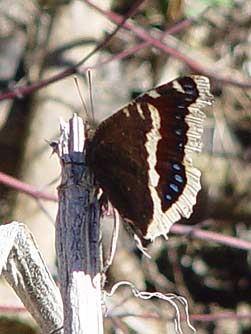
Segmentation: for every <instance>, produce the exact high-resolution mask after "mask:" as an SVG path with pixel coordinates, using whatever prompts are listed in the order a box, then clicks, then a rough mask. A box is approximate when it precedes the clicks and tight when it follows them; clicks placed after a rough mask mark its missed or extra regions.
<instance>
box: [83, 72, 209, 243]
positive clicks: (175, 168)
mask: <svg viewBox="0 0 251 334" xmlns="http://www.w3.org/2000/svg"><path fill="white" fill-rule="evenodd" d="M211 100H212V96H211V95H210V93H209V81H208V79H207V78H205V77H202V76H191V77H182V78H179V79H176V80H174V81H172V82H170V83H167V84H165V85H162V86H159V87H157V88H155V89H153V90H151V91H149V92H147V93H145V94H143V95H141V96H139V97H138V98H136V99H135V100H134V101H132V102H131V103H130V104H129V105H127V106H125V107H124V108H122V109H120V110H119V111H118V112H117V113H115V114H114V115H113V116H111V117H109V118H108V119H107V120H105V121H104V122H103V123H101V125H100V126H99V127H98V129H97V130H96V132H95V134H94V136H93V138H92V139H90V141H89V142H88V144H87V164H88V165H89V167H90V169H91V170H92V172H93V173H94V175H95V177H96V180H97V182H98V183H99V185H100V186H101V188H102V189H103V191H104V192H105V193H106V194H107V196H108V198H109V200H110V201H111V203H112V204H113V206H114V207H115V208H116V209H117V210H118V211H119V213H120V215H121V216H122V218H123V219H124V220H125V221H127V222H128V223H130V224H131V225H132V226H133V227H134V230H135V232H136V233H137V234H138V235H139V236H140V237H141V236H144V237H145V238H146V239H154V238H155V237H157V236H158V235H161V234H163V235H166V234H167V233H168V231H169V229H170V227H171V225H172V224H173V223H174V222H176V221H178V220H179V219H180V218H181V217H186V218H188V217H189V216H190V215H191V212H192V207H193V205H194V204H195V202H196V196H197V193H198V191H199V189H200V172H199V171H198V170H197V169H196V168H195V167H193V166H192V162H191V159H190V158H189V152H192V151H200V148H201V135H202V129H203V127H202V122H203V119H204V114H203V112H202V111H201V109H202V108H203V107H204V106H205V105H207V104H210V103H211Z"/></svg>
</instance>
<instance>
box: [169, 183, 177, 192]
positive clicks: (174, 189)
mask: <svg viewBox="0 0 251 334" xmlns="http://www.w3.org/2000/svg"><path fill="white" fill-rule="evenodd" d="M169 187H170V188H171V189H172V190H173V191H174V192H176V193H178V192H179V187H178V186H177V185H176V184H174V183H170V184H169Z"/></svg>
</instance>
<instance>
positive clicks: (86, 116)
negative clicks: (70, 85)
mask: <svg viewBox="0 0 251 334" xmlns="http://www.w3.org/2000/svg"><path fill="white" fill-rule="evenodd" d="M74 82H75V85H76V87H77V91H78V95H79V97H80V100H81V102H82V105H83V107H84V111H85V117H84V121H86V120H87V119H88V109H87V106H86V103H85V100H84V98H83V95H82V93H81V90H80V87H79V82H78V78H77V76H76V75H74Z"/></svg>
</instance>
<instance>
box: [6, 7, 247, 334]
mask: <svg viewBox="0 0 251 334" xmlns="http://www.w3.org/2000/svg"><path fill="white" fill-rule="evenodd" d="M59 2H60V3H59ZM62 2H63V1H62ZM130 2H132V3H133V1H113V2H112V3H110V4H109V3H108V1H96V2H95V3H96V4H97V5H98V6H100V7H102V8H103V6H106V8H107V9H108V8H110V10H111V11H113V12H115V13H117V14H120V15H123V14H125V12H126V10H127V9H128V7H129V5H130ZM203 3H204V4H205V3H206V4H207V5H209V6H210V7H209V8H207V10H206V11H205V12H204V13H203V14H201V12H202V9H203V8H205V7H203V8H202V4H203ZM177 4H179V5H177ZM109 6H110V7H109ZM188 13H189V15H193V16H195V19H194V22H191V21H190V20H186V18H187V15H188ZM199 13H200V14H199ZM107 18H108V19H109V18H110V19H112V18H113V17H112V15H111V14H109V13H108V14H106V15H105V14H104V13H103V14H100V13H99V12H98V11H97V10H95V9H94V8H93V7H91V6H89V5H88V4H87V1H76V0H72V1H65V3H64V4H62V3H61V1H49V0H48V1H43V0H40V1H37V2H36V1H32V0H25V1H12V0H5V1H1V2H0V22H1V23H0V24H1V29H0V89H1V92H0V98H2V101H1V104H0V153H1V159H0V171H1V172H2V173H5V174H8V175H12V176H13V177H15V178H16V179H19V180H22V181H23V182H25V183H27V184H30V185H33V186H34V187H35V189H37V190H39V191H42V192H44V193H47V194H52V195H55V196H56V186H57V184H58V182H59V181H58V180H59V166H58V163H57V160H56V158H54V157H50V154H51V152H50V147H49V145H48V144H47V142H46V140H48V141H52V140H54V139H55V138H57V136H58V117H59V116H62V117H64V118H66V119H67V118H68V117H69V116H70V115H71V114H72V113H73V112H76V111H77V112H82V110H83V107H82V106H81V101H80V99H79V97H78V93H77V91H76V88H75V86H74V82H73V80H72V77H70V76H68V77H66V78H65V79H61V80H58V81H57V82H56V83H53V84H51V85H49V83H48V84H45V87H44V88H42V89H37V88H36V85H34V83H36V82H41V80H47V79H48V78H52V77H53V76H55V75H56V74H57V73H60V72H62V71H63V70H65V69H66V68H69V67H71V66H73V65H74V64H76V63H77V62H78V61H80V60H81V59H82V58H83V57H84V56H86V55H87V54H88V52H90V51H91V50H92V49H93V48H94V46H95V45H96V44H97V43H98V42H99V41H100V40H101V38H102V37H103V36H104V32H110V31H111V28H112V27H113V25H111V23H110V22H109V20H108V19H107ZM132 22H133V24H132V25H130V26H129V27H128V29H121V30H120V31H119V32H118V33H117V34H116V35H115V37H114V38H113V39H112V41H111V42H110V43H109V45H108V46H107V47H106V48H105V49H103V50H101V51H99V52H98V53H96V54H95V55H94V57H93V58H92V59H91V60H89V61H88V66H90V65H94V64H101V63H102V61H104V60H106V59H108V58H110V57H111V56H114V55H121V54H122V52H124V51H127V50H130V49H131V48H132V47H135V46H138V45H140V44H142V42H144V41H143V40H142V36H140V35H139V33H138V30H137V29H136V27H141V28H142V29H144V32H145V34H146V40H145V41H147V42H148V43H149V44H150V43H151V40H149V39H147V33H149V34H153V36H154V37H156V38H157V39H158V38H159V36H160V35H159V34H160V32H161V30H162V31H165V30H166V29H167V28H173V27H178V28H179V29H177V30H178V31H177V32H175V33H174V34H173V35H171V36H166V39H164V40H163V41H165V43H166V45H167V46H168V47H169V49H170V50H169V53H166V52H165V51H167V50H164V49H161V48H156V45H155V47H151V46H150V45H149V46H147V47H145V48H144V49H141V50H137V51H135V52H134V53H133V54H130V55H129V56H127V57H126V58H124V59H116V57H115V59H113V60H112V61H111V62H109V63H107V64H105V65H103V66H100V67H97V68H96V69H94V71H93V93H94V94H93V95H94V105H95V117H96V119H97V120H101V119H104V118H105V117H107V116H108V115H109V114H111V113H112V112H113V111H114V110H116V108H117V107H119V106H121V105H123V104H124V103H126V102H128V101H129V100H130V99H131V97H133V96H134V94H136V93H139V92H142V91H144V90H146V89H148V88H151V87H153V86H154V85H156V84H158V83H159V82H166V81H169V80H170V79H172V78H174V77H176V76H179V75H184V74H189V73H203V74H205V75H208V76H209V77H210V79H211V83H212V93H213V94H214V96H215V103H214V106H213V109H211V110H208V114H207V116H208V117H207V121H206V129H205V135H204V150H203V154H201V155H200V157H198V158H197V159H196V164H197V165H198V166H200V168H201V170H202V173H203V190H202V191H201V193H200V195H199V199H198V204H197V206H196V209H195V212H194V214H193V216H192V218H191V219H190V220H189V221H182V222H181V223H184V224H186V225H191V226H194V228H195V229H194V230H193V231H192V232H190V233H189V234H185V230H184V231H183V230H182V229H181V231H178V230H175V229H174V230H173V234H172V235H170V238H169V240H168V241H166V240H162V239H161V238H160V239H158V240H157V241H156V242H155V243H154V244H153V245H151V246H150V247H149V252H150V253H151V255H152V259H151V260H148V259H146V258H144V257H141V256H140V255H139V253H138V252H137V251H136V250H135V245H134V242H133V240H132V239H131V238H130V237H128V235H127V234H126V232H125V231H121V237H120V239H119V245H118V250H117V254H116V257H115V260H114V264H113V266H112V267H111V268H110V270H109V273H108V277H107V286H106V288H107V289H108V290H109V289H110V288H111V286H112V284H113V283H114V282H117V281H118V280H130V281H131V282H133V283H135V285H136V286H137V287H138V288H139V289H142V290H148V291H161V292H163V293H176V294H178V295H182V296H185V297H186V298H187V300H188V303H189V313H190V315H191V321H192V323H193V325H194V326H195V327H196V328H197V329H198V332H199V333H202V334H203V333H208V334H219V333H220V334H225V333H226V334H227V333H233V334H248V333H251V304H250V301H251V270H250V254H249V250H250V249H251V233H250V228H251V224H250V222H251V206H250V203H251V187H250V185H251V168H250V163H251V93H250V92H251V90H250V88H251V81H250V73H251V53H250V50H251V2H250V0H243V1H241V0H232V1H228V2H227V1H220V0H219V1H209V0H208V1H207V2H206V1H204V2H203V1H201V2H200V1H195V0H194V1H192V0H190V1H187V2H185V1H169V6H167V5H166V1H161V0H159V1H154V0H146V1H145V3H144V4H143V5H142V6H141V8H140V9H139V10H138V12H137V14H136V15H135V16H134V18H133V21H132ZM178 22H182V24H184V23H185V24H184V27H182V25H177V24H178ZM83 66H87V64H84V65H83ZM83 66H81V67H80V68H79V69H78V70H79V81H80V85H81V87H83V88H82V91H83V94H84V95H86V96H88V92H87V87H86V79H85V68H84V67H83ZM16 87H19V88H20V89H19V91H15V88H16ZM23 87H24V88H23ZM27 87H30V88H29V89H28V90H29V92H28V93H27V92H26V88H27ZM7 91H10V92H12V93H11V94H12V96H11V95H8V94H5V93H6V92H7ZM1 94H2V95H1ZM15 94H16V95H15ZM12 181H13V182H12V184H11V185H10V184H8V185H6V184H4V183H6V181H5V178H4V175H2V174H0V183H1V184H0V217H1V223H6V222H7V221H9V220H12V219H16V220H19V221H23V222H25V223H27V225H28V226H29V228H30V229H31V230H32V231H33V233H34V235H35V238H36V240H37V241H38V245H39V248H40V249H41V252H42V253H43V254H44V256H45V259H46V262H47V264H48V266H49V268H50V270H51V271H52V272H53V273H54V274H56V266H55V262H56V260H55V252H54V226H53V221H54V219H55V214H56V209H57V206H56V203H55V202H53V201H43V200H41V199H39V198H36V197H38V196H37V194H36V193H35V194H33V195H34V196H33V197H32V196H30V195H28V194H24V185H22V184H21V185H20V184H17V183H16V182H15V180H12ZM110 226H111V219H110V218H109V217H108V218H105V219H104V223H103V229H104V238H103V239H104V247H105V248H107V247H108V240H109V233H110ZM201 231H202V232H203V231H204V232H205V233H201V234H200V232H201ZM210 232H216V233H215V234H210ZM178 233H179V234H178ZM231 237H232V238H231ZM0 289H1V290H0V291H3V292H1V294H0V295H2V293H4V296H5V295H6V299H5V298H4V299H2V298H0V306H2V310H3V311H2V313H3V314H5V315H8V314H9V313H8V312H7V313H6V310H5V306H6V304H7V305H8V306H11V307H12V311H11V314H13V312H15V307H16V306H17V305H19V304H18V302H17V301H16V300H15V299H13V298H14V297H12V296H10V297H9V296H8V294H7V293H6V289H7V288H6V285H4V286H2V287H1V288H0ZM130 296H131V293H130V291H129V289H121V291H120V290H118V292H117V294H116V295H115V296H114V298H113V299H112V301H111V305H109V306H110V307H111V306H112V307H113V308H111V311H110V312H109V313H108V315H109V317H108V318H107V320H106V331H105V332H106V333H115V332H114V331H113V330H114V328H116V327H117V328H120V329H121V332H123V333H129V332H130V333H134V332H135V333H149V328H151V331H152V332H151V333H153V332H155V333H161V332H162V333H163V328H165V327H164V326H165V324H166V323H168V319H169V321H170V317H171V316H170V306H166V304H165V303H164V302H163V301H161V302H160V301H159V302H158V303H154V302H153V301H147V302H146V301H143V300H140V299H136V298H129V297H130ZM126 297H127V298H126ZM109 303H110V301H109ZM115 305H118V306H117V307H116V308H115ZM167 307H168V308H167ZM4 310H5V311H4ZM128 314H130V315H131V316H130V317H129V316H127V317H126V315H128ZM139 315H141V316H139ZM142 317H143V318H142ZM146 318H147V319H146ZM142 319H143V320H142ZM171 320H172V319H171ZM142 324H145V327H144V326H142ZM146 324H147V325H146ZM112 328H113V329H112ZM129 328H132V331H130V330H129ZM1 333H5V332H4V329H3V330H1ZM6 333H7V332H6ZM8 333H11V332H10V331H8ZM12 333H17V332H16V331H13V332H12ZM18 333H21V332H20V331H19V332H18ZM22 333H23V332H22Z"/></svg>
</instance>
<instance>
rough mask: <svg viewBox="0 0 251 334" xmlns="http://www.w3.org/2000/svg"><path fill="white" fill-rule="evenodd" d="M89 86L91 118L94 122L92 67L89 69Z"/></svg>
mask: <svg viewBox="0 0 251 334" xmlns="http://www.w3.org/2000/svg"><path fill="white" fill-rule="evenodd" d="M87 78H88V86H89V100H90V106H91V119H92V123H94V106H93V90H92V72H91V70H90V69H88V70H87Z"/></svg>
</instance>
